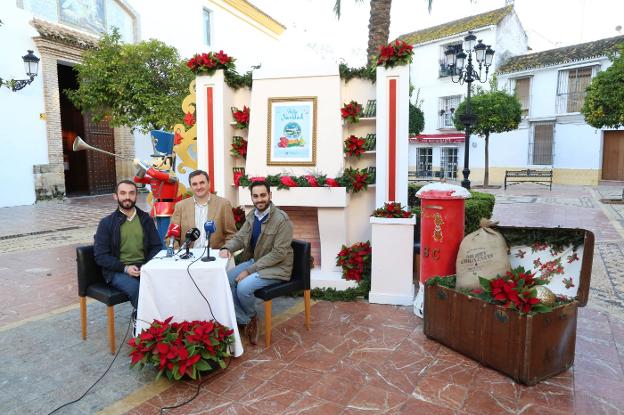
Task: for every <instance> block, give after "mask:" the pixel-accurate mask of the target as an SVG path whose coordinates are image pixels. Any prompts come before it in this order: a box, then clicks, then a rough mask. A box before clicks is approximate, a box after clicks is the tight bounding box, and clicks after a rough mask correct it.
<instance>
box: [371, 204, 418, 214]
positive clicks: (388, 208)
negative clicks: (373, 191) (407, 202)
mask: <svg viewBox="0 0 624 415" xmlns="http://www.w3.org/2000/svg"><path fill="white" fill-rule="evenodd" d="M371 216H373V217H376V218H411V217H412V216H414V215H413V214H412V212H410V211H409V210H407V209H405V208H403V206H401V203H400V202H386V203H384V205H383V207H380V208H378V209H375V210H374V211H373V214H372V215H371Z"/></svg>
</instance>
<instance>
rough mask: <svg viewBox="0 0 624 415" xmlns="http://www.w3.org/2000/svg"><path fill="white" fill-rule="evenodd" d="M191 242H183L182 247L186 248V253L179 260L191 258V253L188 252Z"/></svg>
mask: <svg viewBox="0 0 624 415" xmlns="http://www.w3.org/2000/svg"><path fill="white" fill-rule="evenodd" d="M190 244H191V241H185V242H184V245H185V246H186V252H185V253H183V254H182V255H180V259H189V258H191V257H192V256H193V253H192V252H190V251H189V245H190Z"/></svg>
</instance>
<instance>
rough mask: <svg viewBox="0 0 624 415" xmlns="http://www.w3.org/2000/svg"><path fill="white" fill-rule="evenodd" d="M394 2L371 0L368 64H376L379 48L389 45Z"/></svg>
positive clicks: (390, 0)
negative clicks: (391, 9) (391, 10)
mask: <svg viewBox="0 0 624 415" xmlns="http://www.w3.org/2000/svg"><path fill="white" fill-rule="evenodd" d="M391 6H392V0H371V2H370V7H371V11H370V20H369V21H368V49H367V50H366V55H367V58H368V63H372V64H374V63H375V62H374V57H375V56H377V55H378V53H379V48H380V47H381V46H385V45H386V44H387V43H388V36H390V8H391Z"/></svg>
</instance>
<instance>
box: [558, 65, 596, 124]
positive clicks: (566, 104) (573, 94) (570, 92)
mask: <svg viewBox="0 0 624 415" xmlns="http://www.w3.org/2000/svg"><path fill="white" fill-rule="evenodd" d="M597 71H598V66H586V67H584V68H575V69H569V70H566V71H559V79H558V81H557V114H565V113H570V112H580V111H581V108H583V104H584V102H585V94H586V89H587V87H588V86H589V83H590V82H591V79H592V78H593V77H594V76H595V75H596V73H597Z"/></svg>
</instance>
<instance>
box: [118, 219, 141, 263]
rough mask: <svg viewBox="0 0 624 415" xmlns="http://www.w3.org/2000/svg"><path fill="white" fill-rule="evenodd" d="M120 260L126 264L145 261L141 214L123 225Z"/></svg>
mask: <svg viewBox="0 0 624 415" xmlns="http://www.w3.org/2000/svg"><path fill="white" fill-rule="evenodd" d="M119 260H120V261H121V262H122V263H123V264H124V265H133V264H142V263H144V262H145V253H144V252H143V228H142V227H141V220H140V219H139V216H138V215H137V216H135V217H134V218H133V219H132V220H131V221H127V220H126V221H125V222H124V223H123V224H122V225H121V246H120V249H119Z"/></svg>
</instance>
